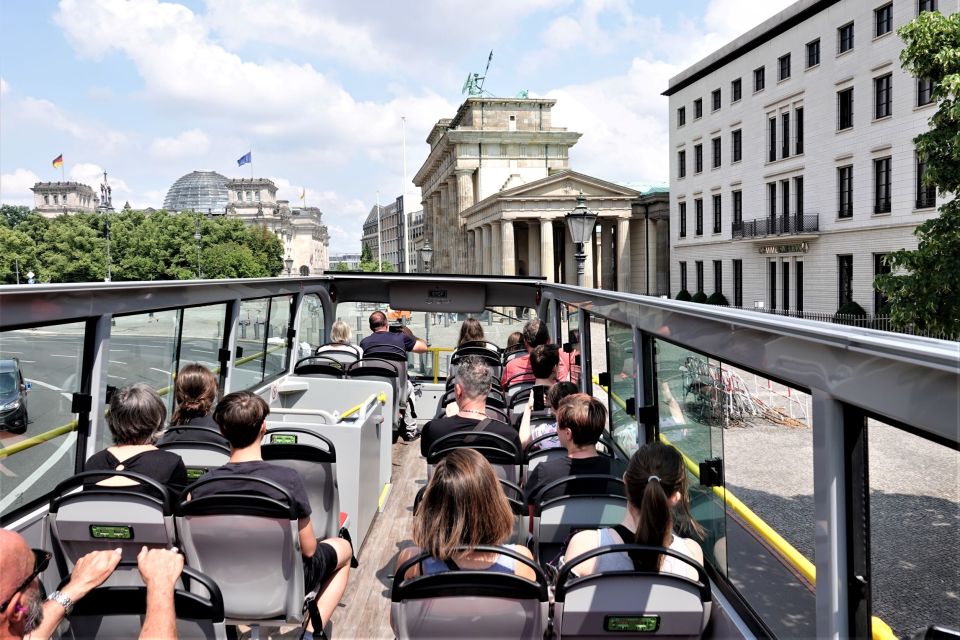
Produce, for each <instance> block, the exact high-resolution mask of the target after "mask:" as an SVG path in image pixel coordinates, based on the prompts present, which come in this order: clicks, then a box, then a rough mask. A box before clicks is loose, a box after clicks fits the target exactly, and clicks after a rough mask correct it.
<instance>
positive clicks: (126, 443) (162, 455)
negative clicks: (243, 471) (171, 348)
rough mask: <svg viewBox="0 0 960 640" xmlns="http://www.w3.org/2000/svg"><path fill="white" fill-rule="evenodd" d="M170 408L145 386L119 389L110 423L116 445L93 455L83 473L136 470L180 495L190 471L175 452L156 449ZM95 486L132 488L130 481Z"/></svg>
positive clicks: (109, 480) (107, 481) (111, 480)
mask: <svg viewBox="0 0 960 640" xmlns="http://www.w3.org/2000/svg"><path fill="white" fill-rule="evenodd" d="M166 419H167V408H166V407H165V406H163V400H161V399H160V396H159V395H157V392H156V391H154V390H153V389H151V388H150V387H148V386H147V385H145V384H134V385H131V386H129V387H124V388H122V389H117V390H116V391H114V392H113V397H112V398H111V399H110V412H109V413H108V414H107V424H108V425H109V427H110V433H111V434H112V435H113V446H112V447H107V448H106V449H104V450H103V451H98V452H97V453H95V454H93V455H92V456H90V458H89V459H88V460H87V463H86V464H85V465H84V466H83V470H84V471H109V470H116V471H133V472H135V473H139V474H142V475H145V476H147V477H149V478H153V479H154V480H156V481H157V482H159V483H161V484H164V485H166V486H167V488H168V489H170V491H171V493H173V494H174V495H178V494H179V493H180V492H181V491H183V489H184V488H185V487H186V486H187V483H188V480H187V469H186V467H184V466H183V460H181V459H180V456H178V455H177V454H175V453H171V452H169V451H164V450H163V449H157V447H156V446H155V445H154V443H155V442H156V441H157V439H158V438H159V437H160V434H161V433H162V432H163V423H164V421H165V420H166ZM96 484H99V485H105V486H133V485H136V482H134V481H133V480H131V479H129V478H119V477H115V478H105V479H104V480H101V481H99V482H97V483H96Z"/></svg>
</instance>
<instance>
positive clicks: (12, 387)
mask: <svg viewBox="0 0 960 640" xmlns="http://www.w3.org/2000/svg"><path fill="white" fill-rule="evenodd" d="M29 388H30V385H28V384H27V383H26V381H25V380H24V379H23V370H21V369H20V361H19V360H18V359H16V358H9V359H3V360H0V431H10V432H11V433H23V432H24V431H26V430H27V390H28V389H29Z"/></svg>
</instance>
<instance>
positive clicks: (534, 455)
mask: <svg viewBox="0 0 960 640" xmlns="http://www.w3.org/2000/svg"><path fill="white" fill-rule="evenodd" d="M532 427H533V425H532V424H531V428H532ZM556 437H557V434H555V433H546V434H544V435H542V436H538V437H536V438H534V439H533V440H531V441H530V442H529V443H527V446H526V447H524V448H523V467H522V469H521V471H523V479H524V481H526V479H527V478H529V477H530V474H531V473H533V470H534V469H536V468H537V467H538V466H540V465H541V464H543V463H544V462H549V461H551V460H559V459H561V458H565V457H566V456H567V450H566V449H564V448H563V447H562V446H548V445H546V444H545V443H546V442H547V441H548V440H551V439H553V438H556Z"/></svg>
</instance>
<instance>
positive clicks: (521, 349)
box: [503, 342, 527, 366]
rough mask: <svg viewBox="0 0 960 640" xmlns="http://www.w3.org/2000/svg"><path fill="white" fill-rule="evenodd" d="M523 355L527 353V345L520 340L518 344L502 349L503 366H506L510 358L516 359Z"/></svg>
mask: <svg viewBox="0 0 960 640" xmlns="http://www.w3.org/2000/svg"><path fill="white" fill-rule="evenodd" d="M525 355H527V347H526V345H524V344H523V343H522V342H521V343H520V344H516V345H514V346H512V347H509V348H507V349H504V351H503V364H504V366H506V364H507V363H508V362H510V361H511V360H516V359H517V358H520V357H522V356H525Z"/></svg>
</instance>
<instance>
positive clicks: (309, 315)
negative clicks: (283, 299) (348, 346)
mask: <svg viewBox="0 0 960 640" xmlns="http://www.w3.org/2000/svg"><path fill="white" fill-rule="evenodd" d="M297 340H298V341H299V344H298V345H297V359H300V358H306V357H307V356H309V355H311V354H312V353H314V352H315V351H316V350H317V347H319V346H322V345H324V344H326V336H324V334H323V305H322V304H321V303H320V296H318V295H317V294H315V293H311V294H308V295H305V296H304V297H303V306H302V307H301V309H300V326H299V327H298V328H297Z"/></svg>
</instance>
